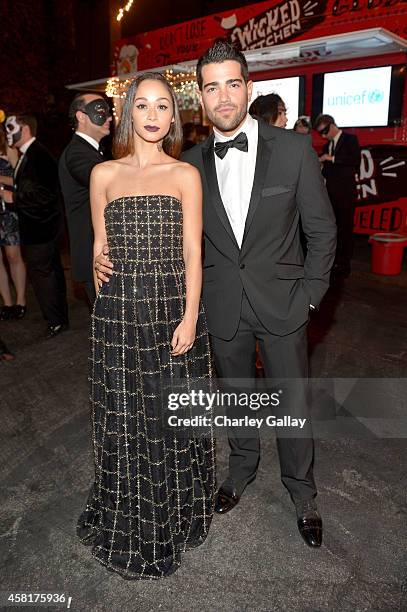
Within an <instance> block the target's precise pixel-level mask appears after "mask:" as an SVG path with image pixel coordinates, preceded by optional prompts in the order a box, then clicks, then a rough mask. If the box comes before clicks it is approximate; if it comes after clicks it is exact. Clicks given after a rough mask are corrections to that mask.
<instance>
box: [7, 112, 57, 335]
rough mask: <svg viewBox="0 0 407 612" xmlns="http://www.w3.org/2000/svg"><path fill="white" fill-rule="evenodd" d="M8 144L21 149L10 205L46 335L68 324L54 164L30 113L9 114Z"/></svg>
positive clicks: (55, 167)
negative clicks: (46, 326) (12, 199)
mask: <svg viewBox="0 0 407 612" xmlns="http://www.w3.org/2000/svg"><path fill="white" fill-rule="evenodd" d="M6 129H7V137H8V140H9V144H10V146H11V145H12V146H14V147H16V148H17V149H18V150H19V151H20V158H19V161H18V163H17V165H16V167H15V169H14V189H15V193H14V205H15V208H16V210H17V214H18V220H19V226H20V238H21V244H22V252H23V256H24V259H25V262H26V264H27V272H28V276H29V278H30V280H31V284H32V286H33V289H34V292H35V295H36V298H37V300H38V303H39V305H40V308H41V311H42V314H43V316H44V318H45V320H46V321H47V323H48V332H47V335H48V337H51V338H52V337H54V336H57V335H58V334H59V333H60V332H61V331H63V330H64V329H66V328H67V327H68V305H67V300H66V283H65V275H64V270H63V268H62V264H61V257H60V252H59V244H58V239H59V234H60V230H61V221H62V215H61V207H60V202H59V185H58V168H57V164H56V161H55V159H54V158H53V156H52V155H51V153H50V152H49V151H48V150H47V149H46V148H45V147H44V145H42V144H41V143H40V142H39V141H38V140H37V139H36V133H37V121H36V119H35V117H33V116H31V115H12V116H10V117H8V119H7V121H6Z"/></svg>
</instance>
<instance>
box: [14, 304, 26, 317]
mask: <svg viewBox="0 0 407 612" xmlns="http://www.w3.org/2000/svg"><path fill="white" fill-rule="evenodd" d="M26 312H27V306H22V305H21V304H16V305H15V306H13V319H24V317H25V313H26Z"/></svg>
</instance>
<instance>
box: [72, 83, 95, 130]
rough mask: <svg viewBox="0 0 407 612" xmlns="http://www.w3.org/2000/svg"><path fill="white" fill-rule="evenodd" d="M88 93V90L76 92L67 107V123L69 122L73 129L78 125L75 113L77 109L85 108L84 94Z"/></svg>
mask: <svg viewBox="0 0 407 612" xmlns="http://www.w3.org/2000/svg"><path fill="white" fill-rule="evenodd" d="M88 93H90V92H85V93H78V94H76V96H75V97H74V99H73V100H72V102H71V105H70V107H69V111H68V117H69V123H70V124H71V126H72V128H73V129H74V130H76V128H77V127H78V120H77V118H76V113H77V112H78V111H83V110H84V109H85V106H86V104H87V103H86V102H85V96H86V95H87V94H88Z"/></svg>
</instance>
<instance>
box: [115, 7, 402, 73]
mask: <svg viewBox="0 0 407 612" xmlns="http://www.w3.org/2000/svg"><path fill="white" fill-rule="evenodd" d="M374 27H381V28H386V29H388V30H390V31H392V32H394V33H396V34H398V35H399V36H402V37H406V35H407V7H406V4H405V2H404V1H403V0H305V1H304V0H301V1H300V0H283V1H281V0H271V1H268V2H260V3H258V4H252V5H249V6H247V7H243V8H239V9H235V10H233V11H225V12H222V13H218V14H215V15H209V16H208V17H202V18H199V19H193V20H191V21H185V22H183V23H180V24H177V25H174V26H170V27H167V28H161V29H159V30H153V31H152V32H146V33H145V34H139V35H137V36H133V37H131V38H127V39H122V40H119V41H118V42H117V43H116V45H115V51H114V58H113V64H112V75H117V74H126V73H130V72H136V71H137V70H146V69H149V68H156V67H160V66H167V65H170V64H177V63H180V62H185V61H189V60H194V59H197V58H198V57H199V56H200V55H201V54H202V53H203V52H204V51H205V49H207V48H208V47H210V46H211V45H212V44H213V42H214V41H215V40H216V39H219V38H222V39H225V40H228V41H230V42H232V43H233V44H234V45H236V46H237V47H238V48H240V49H241V50H243V51H247V50H249V49H261V48H265V47H272V46H274V45H279V44H283V43H288V42H292V41H295V40H306V39H310V38H319V37H324V36H328V35H332V34H340V33H344V32H351V31H356V30H361V29H367V28H374Z"/></svg>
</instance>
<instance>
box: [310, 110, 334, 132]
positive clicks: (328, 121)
mask: <svg viewBox="0 0 407 612" xmlns="http://www.w3.org/2000/svg"><path fill="white" fill-rule="evenodd" d="M321 125H336V123H335V119H334V118H333V117H332V115H324V114H321V115H318V117H317V118H316V119H315V121H314V129H315V130H317V129H318V128H319V127H320V126H321Z"/></svg>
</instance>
